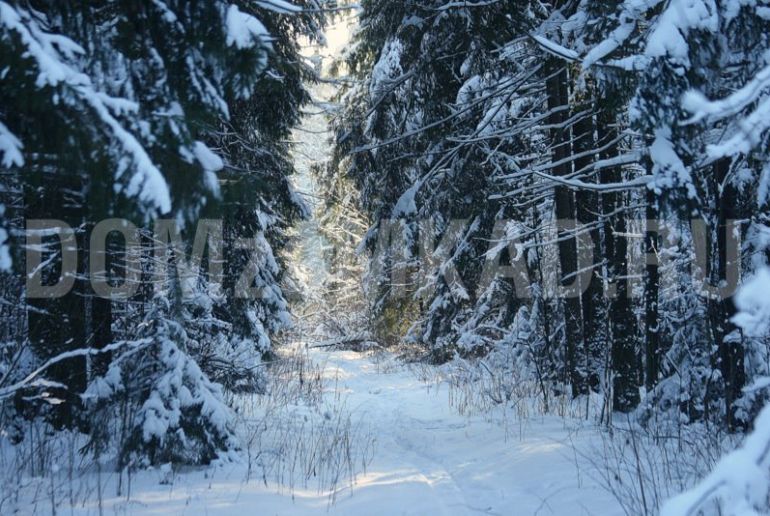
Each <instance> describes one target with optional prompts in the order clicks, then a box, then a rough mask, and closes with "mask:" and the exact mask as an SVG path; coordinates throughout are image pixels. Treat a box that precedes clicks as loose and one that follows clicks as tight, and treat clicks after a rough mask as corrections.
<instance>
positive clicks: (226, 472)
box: [0, 346, 374, 514]
mask: <svg viewBox="0 0 770 516" xmlns="http://www.w3.org/2000/svg"><path fill="white" fill-rule="evenodd" d="M266 369H267V371H266V372H267V374H266V375H265V376H266V381H267V384H266V392H265V394H248V395H244V394H229V395H228V398H229V399H228V400H227V401H228V403H229V405H230V406H231V407H232V408H233V411H234V413H235V421H236V431H237V434H238V436H239V437H240V442H241V452H240V454H239V455H238V457H237V458H236V460H235V461H232V462H215V463H214V464H212V465H210V466H208V467H199V468H189V467H176V466H173V465H171V464H167V465H164V466H161V467H159V468H149V469H138V470H130V469H128V468H126V469H124V470H123V471H117V470H116V467H115V464H116V457H115V455H116V454H115V453H111V452H110V451H105V452H104V453H102V454H101V456H100V458H99V459H98V460H97V459H96V458H95V457H94V456H93V454H92V453H90V452H89V451H88V450H87V448H86V444H87V443H88V436H87V435H84V434H81V433H78V432H74V431H61V430H59V431H55V430H54V429H53V428H51V427H50V425H48V424H46V423H43V422H37V421H36V422H25V423H24V424H22V425H20V432H21V434H20V435H21V436H23V439H21V441H19V442H18V443H17V444H12V442H11V435H10V434H8V433H6V434H4V435H2V436H0V446H2V449H0V514H29V513H33V514H38V513H40V514H56V513H57V512H64V513H75V514H81V513H82V514H101V513H103V512H104V511H105V510H107V511H108V512H131V513H133V512H141V511H142V509H143V508H144V506H145V505H146V504H147V496H148V493H151V496H155V495H156V494H157V492H158V490H160V492H162V493H163V496H167V497H168V498H169V499H174V500H176V501H177V502H176V503H182V504H183V506H184V505H187V504H189V503H190V502H191V501H192V499H193V498H195V497H196V496H200V491H201V490H204V491H205V490H206V489H214V488H213V487H212V486H213V485H214V484H216V483H218V482H225V484H226V485H228V486H230V488H232V486H233V485H234V486H240V488H239V489H245V488H247V487H248V486H252V489H256V488H257V486H259V488H258V489H262V490H265V491H266V492H267V493H272V494H275V493H278V494H280V495H282V496H285V495H287V494H288V495H291V496H292V497H293V496H294V494H295V492H296V491H297V490H301V491H302V492H303V493H308V492H313V493H315V494H316V495H317V496H320V497H321V498H324V497H326V499H327V503H328V504H332V503H334V501H335V497H336V496H337V494H338V493H340V492H342V491H344V490H346V489H349V488H352V486H353V483H354V482H355V479H356V476H357V475H358V474H359V473H361V472H365V471H366V466H367V464H368V463H369V462H370V461H371V458H372V455H373V452H374V448H373V447H374V442H373V438H372V436H371V433H370V431H369V429H368V427H365V426H362V424H361V423H360V421H357V420H355V419H354V417H353V415H352V414H351V413H350V411H348V410H347V407H346V398H345V396H344V393H343V391H342V389H341V388H340V387H339V385H338V384H337V379H336V378H335V377H334V376H330V375H329V374H327V373H325V372H324V368H323V367H322V366H321V365H318V364H316V363H314V362H313V361H312V360H310V359H309V357H308V356H307V353H306V351H303V348H302V347H300V346H296V347H295V346H290V347H286V348H284V349H283V350H281V351H279V352H278V357H277V359H276V360H275V361H274V362H273V363H272V365H271V366H269V367H267V368H266ZM17 437H18V436H17ZM206 486H208V487H206ZM225 492H227V491H225ZM231 494H232V493H231ZM180 500H181V502H180ZM172 512H174V510H172ZM193 512H195V511H193Z"/></svg>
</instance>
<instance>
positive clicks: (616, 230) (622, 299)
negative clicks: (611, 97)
mask: <svg viewBox="0 0 770 516" xmlns="http://www.w3.org/2000/svg"><path fill="white" fill-rule="evenodd" d="M615 124H616V120H615V116H614V114H613V112H612V111H609V110H602V111H601V112H600V115H599V121H598V124H597V134H598V135H599V144H600V145H601V146H604V145H607V144H608V143H609V142H610V141H612V140H614V139H615V138H616V136H617V129H616V128H615ZM617 155H618V149H617V146H611V147H610V148H609V149H608V150H606V151H604V152H603V153H602V158H604V159H607V158H612V157H615V156H617ZM600 179H601V182H602V183H604V184H607V183H618V182H620V181H621V179H622V173H621V169H620V167H609V168H605V169H603V170H602V171H601V174H600ZM626 200H627V199H626V195H625V194H623V193H620V192H608V193H604V194H603V195H602V211H603V213H604V220H605V223H604V250H605V255H606V257H607V259H608V264H607V276H608V286H609V289H610V292H609V298H610V299H609V319H610V320H609V327H610V333H611V335H610V338H611V342H612V344H611V348H610V362H611V370H612V371H611V372H612V394H613V397H612V404H613V408H614V410H618V411H621V412H629V411H631V410H633V409H634V408H635V407H636V406H637V405H638V404H639V388H638V385H637V383H638V382H637V378H638V375H637V357H636V348H637V322H636V319H635V317H634V312H633V310H632V309H631V299H630V292H629V284H628V279H627V278H628V240H627V238H626V236H625V234H626V231H627V224H626V214H625V213H623V212H622V211H621V208H622V207H623V206H625V205H626Z"/></svg>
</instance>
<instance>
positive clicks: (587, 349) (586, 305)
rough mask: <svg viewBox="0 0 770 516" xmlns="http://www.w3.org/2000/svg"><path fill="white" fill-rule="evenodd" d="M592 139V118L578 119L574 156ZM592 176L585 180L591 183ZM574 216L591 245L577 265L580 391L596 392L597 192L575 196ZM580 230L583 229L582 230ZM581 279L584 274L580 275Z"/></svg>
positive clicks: (602, 309) (600, 346)
mask: <svg viewBox="0 0 770 516" xmlns="http://www.w3.org/2000/svg"><path fill="white" fill-rule="evenodd" d="M595 144H596V142H595V138H594V120H593V115H588V116H586V117H585V118H583V119H581V120H579V121H578V122H577V123H576V124H575V127H574V151H575V153H576V154H580V153H583V152H589V151H590V150H591V149H594V148H596V145H595ZM593 161H594V156H592V155H590V154H588V155H586V156H584V157H581V158H578V159H576V160H575V169H576V170H578V171H579V170H584V169H586V168H587V167H589V166H590V165H591V164H592V163H593ZM593 180H595V176H591V178H589V179H585V181H593ZM576 200H577V217H578V221H579V222H580V224H581V226H582V225H585V226H588V228H589V229H587V230H586V233H587V234H586V235H585V236H583V237H582V238H581V243H584V244H585V245H588V246H590V247H589V248H588V249H581V253H583V254H584V255H585V256H586V257H587V258H588V259H589V260H590V261H587V260H584V261H585V262H587V263H583V262H584V261H581V262H580V267H581V268H582V267H588V266H591V267H592V270H591V274H590V276H588V275H586V276H585V279H586V280H587V284H586V285H583V293H582V295H581V304H582V309H583V310H582V313H583V346H584V349H583V359H582V360H581V361H580V365H579V368H580V373H581V376H582V378H583V385H581V391H582V392H583V393H587V392H588V390H589V389H590V390H593V391H597V390H598V389H599V385H600V383H601V378H602V368H603V363H604V360H603V357H604V346H605V343H606V342H607V335H606V331H605V329H606V324H605V318H606V313H607V312H606V306H605V303H604V296H603V293H604V292H603V291H604V286H603V285H602V280H601V275H600V273H601V271H602V264H601V262H602V244H601V234H600V233H601V232H600V221H599V195H598V194H597V193H596V192H592V191H588V190H583V191H580V192H578V193H577V197H576ZM581 231H582V229H581ZM581 277H583V275H582V274H581Z"/></svg>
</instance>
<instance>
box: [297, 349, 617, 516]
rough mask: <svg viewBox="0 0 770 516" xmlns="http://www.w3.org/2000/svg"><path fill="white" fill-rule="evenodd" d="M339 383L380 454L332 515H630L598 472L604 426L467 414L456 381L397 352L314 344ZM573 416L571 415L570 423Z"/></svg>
mask: <svg viewBox="0 0 770 516" xmlns="http://www.w3.org/2000/svg"><path fill="white" fill-rule="evenodd" d="M311 358H312V359H313V360H314V361H316V363H320V364H323V370H324V375H325V376H326V378H327V380H328V381H327V384H328V385H329V388H331V389H335V390H338V393H342V396H344V397H345V398H346V402H345V405H346V407H347V409H348V410H350V411H351V412H352V414H353V415H354V418H355V419H357V420H359V421H360V422H361V423H363V424H365V425H367V426H368V428H369V430H370V432H371V436H372V437H373V438H374V440H375V451H374V455H373V461H372V462H371V463H370V464H369V466H368V467H367V469H366V472H365V473H363V474H360V475H359V476H358V477H357V479H356V483H355V485H354V487H353V489H352V490H349V489H345V490H344V491H343V492H341V493H339V494H338V496H337V503H336V504H335V505H334V506H333V507H331V510H330V513H332V514H346V515H347V514H350V515H360V514H383V515H386V514H413V515H428V514H430V515H434V514H451V515H456V514H500V515H530V514H543V515H545V514H570V515H578V514H602V515H607V514H620V511H619V509H615V510H613V508H615V507H616V504H615V502H614V501H613V500H612V498H611V497H610V496H609V494H607V493H606V492H605V491H603V490H602V489H601V488H600V486H598V484H597V483H596V482H595V481H594V480H593V479H592V478H591V475H590V471H589V470H590V465H589V464H588V463H587V461H586V460H585V459H584V458H580V457H578V460H577V462H578V463H580V464H581V467H580V470H579V469H578V467H577V465H576V455H575V449H576V448H577V449H578V450H581V452H582V453H589V451H590V449H591V446H593V445H594V444H596V443H595V441H594V440H593V437H595V433H593V432H592V431H590V430H589V429H585V430H582V431H578V430H576V428H577V426H576V425H577V424H574V425H571V424H570V423H569V422H568V420H564V419H561V418H558V417H547V418H539V417H534V418H532V419H528V420H526V421H523V422H518V421H514V420H509V421H508V422H507V424H506V423H505V422H504V421H500V420H493V419H490V418H487V417H481V416H470V417H467V416H462V415H460V414H459V413H458V412H457V411H456V409H455V408H453V407H452V406H451V405H450V399H449V396H450V391H449V389H448V387H447V386H446V384H437V383H431V382H426V381H423V380H422V379H420V378H419V376H420V375H419V374H418V373H419V372H418V371H417V370H414V369H412V368H410V367H409V366H407V365H404V364H402V363H399V362H398V360H397V359H396V358H395V357H394V356H393V355H390V354H383V355H379V357H378V358H377V359H376V360H375V359H371V358H369V357H367V356H365V355H362V354H359V353H356V352H353V351H331V352H328V351H323V350H311ZM565 421H567V422H565Z"/></svg>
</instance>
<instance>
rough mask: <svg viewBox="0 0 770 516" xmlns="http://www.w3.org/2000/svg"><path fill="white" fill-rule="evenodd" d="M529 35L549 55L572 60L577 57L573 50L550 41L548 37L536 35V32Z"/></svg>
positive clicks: (575, 59)
mask: <svg viewBox="0 0 770 516" xmlns="http://www.w3.org/2000/svg"><path fill="white" fill-rule="evenodd" d="M530 37H532V39H534V40H535V41H536V42H537V44H538V45H539V46H540V48H542V49H543V50H545V51H546V52H548V53H549V54H551V55H554V56H556V57H558V58H560V59H564V60H565V61H569V62H574V61H577V60H578V59H579V57H580V56H579V55H578V53H577V52H575V51H574V50H570V49H569V48H566V47H563V46H561V45H559V44H558V43H555V42H553V41H551V40H550V39H548V38H544V37H543V36H538V35H537V34H530Z"/></svg>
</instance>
